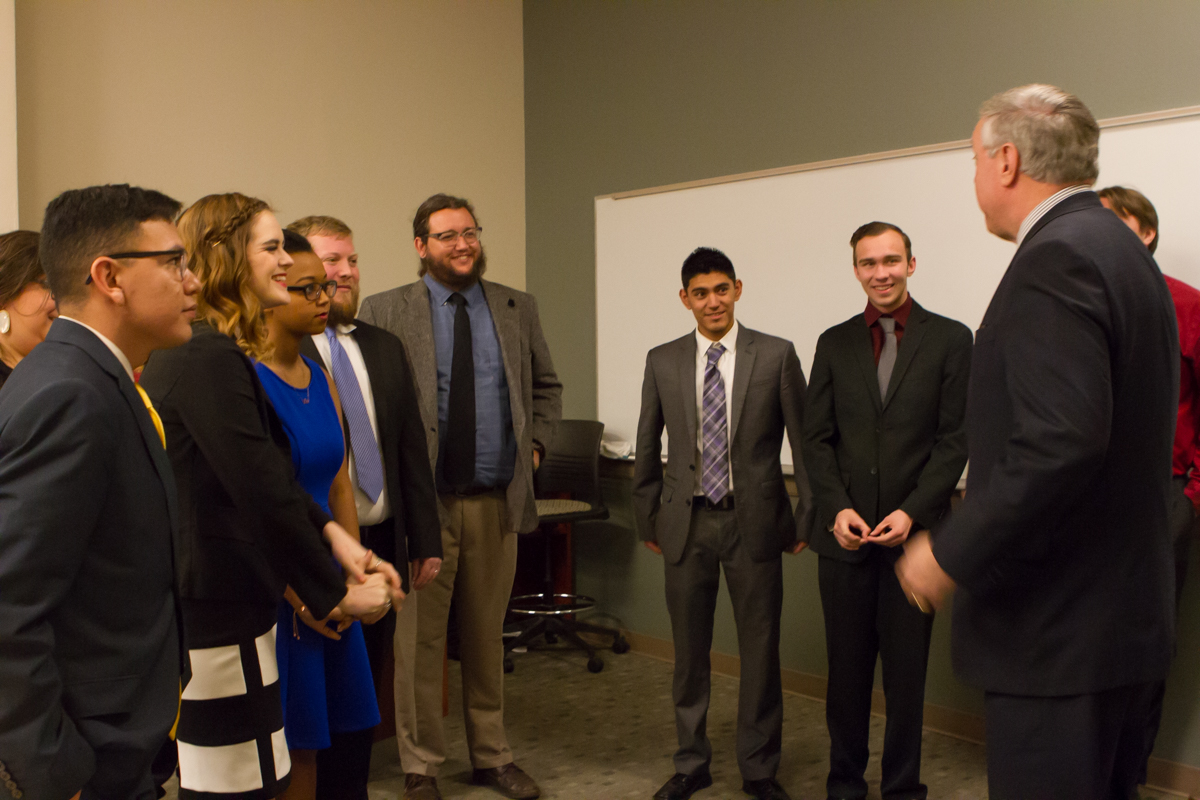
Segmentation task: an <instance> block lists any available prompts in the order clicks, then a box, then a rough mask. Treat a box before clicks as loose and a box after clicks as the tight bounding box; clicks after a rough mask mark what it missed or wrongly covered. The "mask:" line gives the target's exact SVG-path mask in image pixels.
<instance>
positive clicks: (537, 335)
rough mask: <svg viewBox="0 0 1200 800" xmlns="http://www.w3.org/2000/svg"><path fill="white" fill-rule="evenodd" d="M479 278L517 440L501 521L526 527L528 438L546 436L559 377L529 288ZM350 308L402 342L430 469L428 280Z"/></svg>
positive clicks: (531, 517)
mask: <svg viewBox="0 0 1200 800" xmlns="http://www.w3.org/2000/svg"><path fill="white" fill-rule="evenodd" d="M480 284H481V285H482V287H483V294H484V296H485V297H486V298H487V303H488V309H489V310H490V311H491V313H492V323H493V324H494V325H495V326H496V337H497V338H498V339H499V340H500V352H501V354H502V355H503V357H504V375H505V378H507V380H508V400H509V406H510V408H511V409H512V424H513V438H514V439H515V440H516V442H517V463H516V465H515V466H514V469H513V478H512V481H511V482H509V484H508V489H507V492H506V499H507V502H508V520H507V525H508V528H509V530H513V531H518V532H520V533H528V532H529V531H532V530H533V529H534V528H536V527H537V523H538V514H537V505H536V504H535V503H534V499H533V448H534V444H535V443H536V444H538V445H540V446H541V447H543V448H545V447H549V446H550V442H551V441H552V440H553V438H554V429H555V427H557V425H558V421H559V419H561V418H562V383H560V382H559V380H558V375H557V374H556V373H555V372H554V364H553V362H552V361H551V359H550V348H549V347H548V346H547V345H546V338H545V336H543V335H542V323H541V321H540V320H539V319H538V311H537V301H535V300H534V298H533V295H531V294H527V293H525V292H521V291H517V290H516V289H511V288H509V287H508V286H504V285H502V284H499V283H492V282H491V281H483V280H481V281H480ZM358 316H359V319H361V320H362V321H363V322H366V323H368V324H370V325H375V326H377V327H380V328H383V329H384V330H386V331H388V332H389V333H392V334H394V335H395V336H397V337H398V338H399V339H400V341H401V342H403V344H404V350H405V352H406V353H407V354H408V361H409V364H410V365H411V366H412V372H413V380H414V383H415V384H416V387H417V400H418V405H419V406H420V408H421V421H422V422H423V423H424V426H425V439H426V443H427V444H428V446H429V464H430V468H431V469H433V470H434V471H436V470H437V458H438V387H437V354H436V351H435V347H434V339H433V315H432V313H431V312H430V308H429V288H428V287H427V286H426V285H425V282H424V281H415V282H414V283H410V284H407V285H405V286H400V287H398V288H395V289H391V290H389V291H386V292H382V293H380V294H376V295H372V296H371V297H368V298H367V299H366V300H364V301H363V303H362V307H361V308H360V309H359V314H358ZM438 510H439V513H440V514H441V517H442V524H443V525H444V524H446V521H447V512H446V508H445V506H444V505H443V504H442V503H440V502H439V503H438Z"/></svg>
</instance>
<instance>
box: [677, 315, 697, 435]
mask: <svg viewBox="0 0 1200 800" xmlns="http://www.w3.org/2000/svg"><path fill="white" fill-rule="evenodd" d="M679 390H680V392H681V394H682V397H681V398H680V400H681V402H682V403H683V418H684V420H686V421H687V430H688V442H690V443H691V444H690V445H689V447H690V448H691V449H693V450H694V449H695V448H696V444H695V442H696V335H695V334H694V333H693V334H691V335H690V336H685V337H683V338H682V339H680V340H679Z"/></svg>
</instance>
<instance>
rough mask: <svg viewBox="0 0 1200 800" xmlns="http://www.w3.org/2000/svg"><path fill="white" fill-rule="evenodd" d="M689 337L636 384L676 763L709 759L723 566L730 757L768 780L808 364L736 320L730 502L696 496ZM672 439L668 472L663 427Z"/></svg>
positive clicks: (641, 475) (639, 479)
mask: <svg viewBox="0 0 1200 800" xmlns="http://www.w3.org/2000/svg"><path fill="white" fill-rule="evenodd" d="M696 348H697V344H696V338H695V334H694V333H689V334H688V335H687V336H684V337H683V338H681V339H677V340H675V341H673V342H669V343H667V344H664V345H662V346H660V347H656V348H654V349H653V350H651V351H650V353H649V355H647V357H646V377H645V381H644V382H643V384H642V411H641V418H640V419H639V421H638V436H637V460H636V463H635V466H634V487H633V502H634V511H635V516H636V519H637V525H638V529H639V533H640V535H641V538H642V539H643V540H645V541H649V542H657V543H658V545H659V546H660V547H661V548H662V551H663V559H664V562H665V569H666V584H667V609H668V611H669V612H670V614H671V630H672V635H673V637H674V640H675V681H674V689H673V695H674V701H675V722H676V728H677V732H678V735H679V750H678V751H677V752H676V754H675V768H676V771H678V772H682V773H685V774H690V773H692V772H695V771H696V770H698V769H701V768H707V766H708V763H709V762H710V761H711V759H712V747H711V745H710V744H709V741H708V737H707V734H706V732H705V726H706V718H707V713H708V695H709V650H710V649H711V647H712V627H713V612H714V610H715V607H716V599H717V586H718V581H719V574H720V571H721V569H722V567H723V568H724V571H725V577H726V580H727V581H728V584H729V593H730V597H731V599H732V601H733V609H734V619H735V621H736V622H737V629H738V652H739V655H740V657H741V680H740V687H739V693H738V745H737V750H738V766H739V767H740V769H741V772H742V777H743V778H745V779H746V780H761V779H763V778H773V777H774V776H775V772H776V770H777V769H778V766H779V747H780V739H781V731H782V724H783V696H782V689H781V686H780V674H779V615H780V611H781V609H782V602H783V577H782V561H781V558H780V554H781V553H782V552H783V550H785V549H789V548H791V547H793V546H795V545H796V543H797V542H799V541H801V540H803V539H804V538H805V537H806V533H807V530H808V526H809V519H810V516H809V515H810V513H811V504H810V502H809V490H808V479H807V477H806V475H805V472H804V464H803V460H802V458H801V455H800V441H801V436H802V428H803V418H804V395H805V384H804V373H803V371H802V370H801V368H800V359H799V358H797V357H796V350H795V348H794V347H793V346H792V343H791V342H789V341H786V340H784V339H780V338H777V337H775V336H769V335H767V334H765V333H759V332H757V331H753V330H750V329H749V328H746V327H740V328H739V332H738V337H737V343H736V351H735V352H736V359H735V362H734V378H733V386H732V387H727V391H731V392H732V396H731V399H732V411H731V413H730V416H729V419H728V426H729V458H730V471H731V475H732V479H733V490H734V501H735V503H734V509H733V510H732V511H719V510H707V509H704V508H703V507H702V504H698V503H694V502H693V494H694V492H695V489H696V486H697V483H696V470H697V468H698V465H697V463H696V456H697V453H696V426H697V409H696ZM664 427H665V428H666V429H667V435H668V436H669V437H670V440H671V446H670V448H669V455H668V459H667V466H666V471H665V472H664V471H663V465H662V459H661V454H662V444H661V437H662V431H663V428H664ZM785 430H786V431H787V434H788V438H789V440H790V442H791V444H792V458H793V463H794V465H795V471H796V487H797V489H798V490H799V492H800V503H799V506H798V508H797V509H796V511H795V513H793V511H792V505H791V501H790V500H789V498H788V494H787V490H786V489H785V487H784V481H783V470H782V468H781V466H780V461H779V454H780V450H781V448H782V445H783V434H784V431H785Z"/></svg>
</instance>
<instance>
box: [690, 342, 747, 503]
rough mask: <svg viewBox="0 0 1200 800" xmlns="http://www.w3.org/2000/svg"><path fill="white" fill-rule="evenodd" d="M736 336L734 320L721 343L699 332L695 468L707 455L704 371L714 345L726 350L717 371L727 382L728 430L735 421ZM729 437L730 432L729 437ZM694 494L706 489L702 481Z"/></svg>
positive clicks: (697, 484) (731, 481)
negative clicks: (705, 446)
mask: <svg viewBox="0 0 1200 800" xmlns="http://www.w3.org/2000/svg"><path fill="white" fill-rule="evenodd" d="M737 336H738V324H737V320H734V321H733V327H731V328H730V329H729V330H728V332H726V334H725V335H724V336H722V337H721V338H720V340H719V341H718V342H713V340H712V339H709V338H708V337H707V336H705V335H704V334H702V333H700V329H699V328H697V329H696V468H697V469H699V468H700V454H701V453H703V452H704V371H705V370H706V369H708V348H710V347H712V346H713V344H720V345H721V346H722V347H724V348H725V352H724V353H722V354H721V357H720V358H719V359H718V360H717V372H719V373H721V380H722V381H723V382H724V383H725V428H726V431H728V430H729V427H730V422H731V421H732V420H733V367H734V363H735V362H736V361H737ZM726 435H727V436H728V433H727V434H726ZM729 448H730V452H732V450H733V437H732V436H729ZM729 492H730V494H732V493H733V464H732V462H731V463H730V465H729ZM695 494H696V495H697V496H699V495H702V494H704V490H703V489H701V488H700V481H699V480H697V481H696V490H695Z"/></svg>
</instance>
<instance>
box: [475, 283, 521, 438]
mask: <svg viewBox="0 0 1200 800" xmlns="http://www.w3.org/2000/svg"><path fill="white" fill-rule="evenodd" d="M479 285H480V286H481V287H482V288H483V296H484V297H485V298H487V304H488V310H490V311H491V312H492V325H494V326H495V328H496V338H497V339H498V340H499V342H500V356H501V358H503V359H504V377H505V379H506V380H507V381H508V402H509V408H510V409H511V410H512V420H513V436H514V437H515V438H516V439H517V441H520V440H521V432H522V430H523V429H524V427H525V401H524V398H523V397H522V395H521V368H520V365H519V363H518V359H519V358H520V357H521V323H520V319H519V318H518V317H519V315H518V313H517V306H516V303H515V302H514V301H513V300H512V298H511V297H509V296H508V292H507V291H505V288H504V287H503V286H500V285H499V284H495V283H492V282H490V281H485V280H481V281H479Z"/></svg>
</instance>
